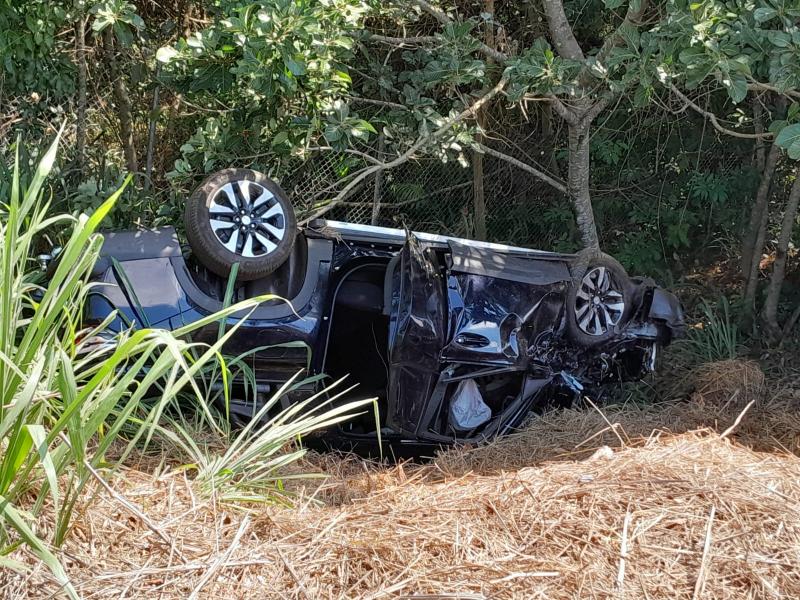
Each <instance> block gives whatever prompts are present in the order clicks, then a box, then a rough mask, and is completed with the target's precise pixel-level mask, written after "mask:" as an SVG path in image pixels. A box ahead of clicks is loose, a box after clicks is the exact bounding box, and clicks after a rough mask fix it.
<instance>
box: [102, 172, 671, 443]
mask: <svg viewBox="0 0 800 600" xmlns="http://www.w3.org/2000/svg"><path fill="white" fill-rule="evenodd" d="M185 226H186V237H187V238H188V244H189V248H188V249H186V250H184V249H183V248H182V247H181V244H180V243H179V242H178V238H177V236H176V232H175V230H174V229H173V228H170V227H165V228H161V229H156V230H147V231H123V232H115V233H109V234H106V236H105V243H104V246H103V250H102V256H101V259H100V261H99V262H98V264H97V265H96V267H95V271H94V275H95V276H96V279H97V281H99V282H101V285H99V286H98V287H96V288H95V291H94V292H93V294H92V295H91V297H90V301H89V308H88V314H87V319H88V320H89V321H90V322H100V321H102V320H103V319H105V318H106V317H107V316H108V315H109V314H111V312H112V311H118V314H119V315H120V317H119V318H117V319H116V320H115V321H114V322H113V323H112V329H117V330H119V329H122V328H125V327H128V326H130V324H131V323H132V324H134V326H140V327H141V326H144V325H145V324H147V325H148V326H150V327H160V328H165V329H174V328H177V327H179V326H181V325H184V324H186V323H188V322H191V321H194V320H197V319H199V318H201V317H204V316H206V315H208V314H210V313H213V312H215V311H217V310H219V309H220V308H222V306H223V298H224V294H225V290H226V285H227V282H228V278H229V275H230V272H231V269H232V267H233V265H234V263H238V264H239V266H238V279H237V282H236V287H235V292H234V300H235V301H238V300H243V299H246V298H252V297H255V296H259V295H262V294H266V293H272V294H276V295H277V296H280V297H281V298H284V299H286V300H287V301H288V302H284V301H279V300H271V301H269V302H266V303H264V304H262V305H260V306H259V307H258V308H256V309H255V311H254V312H252V313H251V314H249V316H248V317H247V319H246V321H245V322H242V323H240V326H239V328H238V329H237V330H236V332H235V333H234V335H233V336H232V337H231V338H230V340H229V341H228V343H227V346H226V347H225V352H226V353H227V354H231V355H236V354H240V353H243V352H246V351H248V350H253V349H256V348H258V349H259V350H258V351H256V352H255V354H254V356H253V360H252V366H253V368H254V372H255V377H256V380H257V383H258V385H257V391H258V392H257V393H256V394H255V395H254V397H243V396H242V397H236V395H235V394H234V398H235V401H233V402H232V405H231V410H232V411H233V412H234V413H236V415H237V416H238V417H239V418H240V419H246V418H248V417H249V416H252V415H253V414H255V412H257V411H258V409H259V406H260V405H261V403H263V401H264V398H265V397H266V396H267V395H268V394H270V393H271V392H274V391H275V390H276V389H277V388H278V387H279V386H281V384H283V383H284V382H286V381H287V380H288V379H289V378H290V377H291V376H292V375H293V374H295V373H296V372H297V371H299V370H301V369H307V370H308V371H309V373H308V374H309V375H312V374H317V373H326V374H328V375H329V376H330V377H332V378H338V377H340V376H342V375H345V374H348V375H349V377H350V380H351V382H355V383H357V384H358V387H357V388H356V390H355V391H354V392H353V394H357V395H358V396H359V397H362V398H363V397H371V396H377V397H378V399H379V400H378V406H379V413H380V423H379V425H377V424H376V422H375V418H374V417H372V418H369V419H367V418H362V419H360V420H355V421H353V422H349V423H346V424H344V425H340V426H338V427H336V429H335V430H334V431H328V432H327V433H326V439H328V440H329V441H332V442H333V443H335V444H336V445H339V446H341V445H351V446H358V445H360V444H366V445H370V444H372V443H374V442H375V440H376V439H377V437H378V433H379V434H380V437H381V439H382V441H383V443H386V442H387V441H388V442H394V443H396V444H398V445H400V446H402V445H403V444H408V445H409V447H412V446H413V447H415V448H419V447H420V446H422V447H424V446H426V445H430V446H436V445H441V444H447V443H452V442H459V441H460V442H470V443H474V442H478V441H481V440H485V439H487V438H491V437H492V436H497V435H501V434H503V433H506V432H508V431H510V430H512V429H514V428H515V427H518V426H519V425H520V423H521V422H522V421H523V419H524V418H525V417H526V415H527V414H529V412H530V411H531V410H534V409H537V408H539V407H541V406H543V405H544V404H546V403H547V402H548V401H549V400H551V399H553V398H554V397H555V396H561V397H563V396H564V395H565V393H566V395H570V394H577V393H579V392H580V390H581V389H583V388H584V387H594V386H598V385H602V384H605V383H607V382H615V381H624V380H631V379H635V378H639V377H641V376H642V375H643V374H644V373H646V372H647V371H649V370H652V369H653V368H654V365H655V359H656V355H657V353H658V349H659V348H660V347H662V346H664V345H666V344H668V343H669V342H670V340H672V339H673V338H674V337H676V336H678V335H680V334H681V332H682V330H683V327H684V325H683V316H682V312H681V307H680V304H679V302H678V300H677V299H676V298H675V296H674V295H672V294H671V293H670V292H668V291H666V290H664V289H662V288H660V287H658V286H657V285H655V283H654V282H653V281H652V280H650V279H645V278H637V277H629V276H628V275H627V274H626V273H625V270H624V269H623V268H622V266H621V265H620V264H619V263H618V262H616V261H615V260H613V259H612V258H610V257H608V256H606V255H604V254H600V253H586V252H582V253H578V254H574V255H573V254H557V253H552V252H544V251H539V250H530V249H526V248H516V247H511V246H506V245H501V244H493V243H487V242H477V241H469V240H465V239H457V238H453V237H448V236H442V235H432V234H427V233H416V232H415V233H412V232H409V231H403V230H400V229H389V228H384V227H375V226H367V225H358V224H350V223H344V222H337V221H326V220H317V221H312V222H311V223H309V224H308V225H307V226H305V227H303V228H298V227H297V221H296V219H295V215H294V211H293V209H292V205H291V203H290V202H289V199H288V198H287V197H286V195H285V194H284V192H283V191H282V190H281V189H280V188H279V187H278V186H277V185H276V184H275V183H274V182H273V181H271V180H270V179H268V178H267V177H265V176H264V175H262V174H260V173H257V172H255V171H250V170H245V169H227V170H224V171H220V172H218V173H216V174H214V175H212V176H211V177H209V178H208V179H207V180H206V181H205V182H204V183H203V184H202V185H201V186H200V187H199V188H198V189H197V191H196V192H195V193H194V194H193V195H192V196H191V197H190V199H189V200H188V201H187V203H186V212H185ZM241 318H243V316H241V315H238V316H234V317H230V322H234V321H236V320H237V319H241ZM217 331H218V328H217V326H210V327H208V328H207V329H202V330H200V333H199V335H196V336H195V338H194V339H195V340H196V341H208V342H213V341H215V340H216V336H217ZM286 342H295V344H289V345H287V344H285V343H286ZM297 342H302V343H297ZM281 344H283V345H281ZM309 357H310V358H309ZM318 385H321V384H320V383H319V382H317V383H310V384H308V386H307V387H308V389H303V388H301V389H299V390H298V391H296V392H294V394H290V395H288V396H287V397H286V398H284V399H283V400H282V402H283V405H284V406H286V405H287V404H290V403H292V402H294V401H296V400H297V399H298V397H301V396H303V395H307V394H308V393H309V392H310V391H312V388H314V387H315V386H318ZM234 389H235V388H234ZM251 396H253V395H252V394H251ZM350 398H351V399H352V396H351V397H350ZM378 428H380V432H378V431H376V430H377V429H378Z"/></svg>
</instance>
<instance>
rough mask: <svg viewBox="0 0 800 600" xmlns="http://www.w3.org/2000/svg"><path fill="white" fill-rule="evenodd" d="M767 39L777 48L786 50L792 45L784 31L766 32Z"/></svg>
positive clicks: (789, 37) (790, 37) (790, 38)
mask: <svg viewBox="0 0 800 600" xmlns="http://www.w3.org/2000/svg"><path fill="white" fill-rule="evenodd" d="M767 38H768V39H769V41H770V42H772V45H773V46H777V47H778V48H786V47H788V46H789V45H790V44H791V43H792V36H790V35H789V34H788V33H786V32H785V31H768V32H767Z"/></svg>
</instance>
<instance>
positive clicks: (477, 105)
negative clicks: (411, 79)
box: [300, 0, 508, 225]
mask: <svg viewBox="0 0 800 600" xmlns="http://www.w3.org/2000/svg"><path fill="white" fill-rule="evenodd" d="M415 1H416V0H415ZM423 1H424V0H423ZM507 84H508V79H507V78H506V77H503V78H501V79H500V81H498V82H497V85H495V86H494V87H493V88H492V89H490V90H489V91H488V92H486V93H485V94H484V95H483V96H481V97H480V98H478V99H477V100H476V101H475V102H473V103H472V104H471V105H470V106H468V107H467V108H465V109H464V110H463V111H461V112H460V113H458V114H457V115H456V116H455V117H452V118H450V119H448V120H447V121H445V123H444V124H443V125H442V126H441V127H439V129H437V130H436V131H434V132H432V133H429V134H427V135H424V136H422V137H420V138H419V139H418V140H417V141H416V142H414V144H413V145H412V146H411V147H410V148H409V149H408V150H406V151H405V152H404V153H403V154H401V155H400V156H398V157H397V158H395V159H394V160H392V161H389V162H385V163H384V162H382V163H379V164H375V165H373V166H371V167H366V168H365V169H363V170H362V171H361V173H360V174H358V175H356V176H355V177H353V179H352V180H351V181H350V183H348V184H347V185H346V186H345V187H344V188H343V189H342V191H340V192H339V193H338V194H336V196H335V197H334V198H333V199H332V200H331V201H330V202H329V203H328V204H326V205H325V206H323V207H322V208H320V209H319V210H317V211H315V212H314V213H313V214H312V215H311V216H309V217H307V218H305V219H303V221H302V222H301V223H300V225H304V224H306V223H308V222H310V221H313V220H314V219H316V218H318V217H321V216H322V215H324V214H325V213H326V212H328V211H329V210H331V209H332V208H334V207H335V206H336V205H337V204H339V203H340V202H341V201H342V200H343V199H344V198H346V197H347V195H348V194H349V193H350V191H351V190H353V189H354V188H355V187H356V186H357V185H358V184H359V183H361V182H362V181H363V180H364V179H366V178H367V177H369V176H370V175H372V174H373V173H375V172H377V171H381V170H383V169H393V168H394V167H397V166H400V165H402V164H403V163H405V162H406V161H407V160H408V159H410V158H411V157H412V156H414V153H415V152H417V150H419V149H420V148H422V147H424V146H425V145H426V144H428V143H430V142H432V141H434V140H436V139H438V138H440V137H442V136H443V135H444V134H445V133H447V132H448V131H450V129H451V128H452V127H453V125H455V124H456V123H459V122H461V121H463V120H464V119H466V118H467V117H469V116H470V115H472V114H474V113H475V112H476V111H478V110H480V109H481V107H482V106H484V105H485V104H486V103H487V102H489V101H490V100H491V99H492V98H494V97H495V96H496V95H497V94H499V93H500V92H501V91H502V90H503V88H505V87H506V85H507Z"/></svg>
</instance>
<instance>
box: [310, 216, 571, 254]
mask: <svg viewBox="0 0 800 600" xmlns="http://www.w3.org/2000/svg"><path fill="white" fill-rule="evenodd" d="M308 227H309V228H310V229H312V230H319V231H320V232H321V233H326V234H332V235H334V236H338V237H341V238H342V239H344V240H350V241H355V242H368V243H369V242H371V243H379V244H398V245H402V244H404V243H405V241H406V231H405V230H404V229H396V228H393V227H379V226H377V225H362V224H360V223H347V222H345V221H330V220H328V219H316V220H314V221H312V222H311V223H309V225H308ZM412 233H413V234H414V235H415V236H416V237H417V239H419V240H420V241H423V242H426V243H428V244H430V245H432V246H434V247H437V248H442V249H447V248H449V247H450V245H451V244H460V245H464V246H469V247H471V248H480V249H483V250H488V251H493V252H499V253H503V254H514V255H521V256H529V257H531V258H544V259H551V260H552V259H570V258H574V255H572V254H561V253H558V252H548V251H546V250H533V249H531V248H521V247H519V246H509V245H507V244H497V243H494V242H482V241H479V240H469V239H465V238H458V237H454V236H450V235H439V234H436V233H425V232H418V231H413V232H412Z"/></svg>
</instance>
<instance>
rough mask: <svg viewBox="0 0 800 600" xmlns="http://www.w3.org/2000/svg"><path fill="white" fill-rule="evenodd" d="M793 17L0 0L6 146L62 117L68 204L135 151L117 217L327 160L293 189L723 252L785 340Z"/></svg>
mask: <svg viewBox="0 0 800 600" xmlns="http://www.w3.org/2000/svg"><path fill="white" fill-rule="evenodd" d="M798 18H800V4H798V3H797V2H794V1H786V2H784V1H777V0H737V1H732V2H719V1H715V2H701V3H688V2H685V1H682V0H679V1H670V2H655V3H654V2H648V1H647V0H635V1H633V2H630V4H626V3H625V2H622V1H620V0H605V1H601V0H593V1H592V2H590V3H589V4H586V3H573V2H562V1H561V0H546V1H544V2H538V1H531V2H520V3H513V4H511V5H503V6H499V7H497V9H495V6H494V2H493V1H492V0H483V1H482V2H467V3H457V4H447V3H445V4H441V5H432V4H430V3H428V2H427V1H426V0H398V1H397V2H392V3H388V4H385V3H370V2H360V1H358V0H331V1H325V2H318V1H315V0H301V1H294V2H292V1H288V0H270V1H265V2H257V3H253V2H248V1H246V0H236V1H229V0H217V1H214V2H195V1H190V0H186V1H181V2H177V3H169V4H168V5H164V6H162V5H158V4H155V3H139V4H134V3H131V2H125V1H122V0H105V1H102V2H92V1H88V2H83V1H73V0H59V1H56V2H44V1H42V0H34V1H32V2H25V3H20V2H15V1H13V0H5V1H4V3H3V10H2V11H0V49H2V50H1V51H2V59H3V60H2V63H3V66H2V75H0V77H1V79H0V101H2V104H3V106H4V116H3V117H2V118H3V121H2V123H0V133H1V134H2V138H1V139H2V147H3V149H4V151H6V153H8V151H10V150H11V148H12V147H13V145H14V144H13V141H14V140H15V139H16V134H22V138H23V140H24V141H26V142H33V145H31V144H28V146H27V147H37V146H41V145H42V144H41V142H42V140H46V139H47V138H48V137H50V136H52V133H53V132H54V130H55V129H57V128H58V127H59V126H60V124H61V123H66V124H67V128H66V132H65V139H66V140H67V144H65V148H66V150H67V151H66V152H65V153H63V154H62V156H61V160H60V163H59V165H58V173H59V179H58V184H57V185H56V186H54V194H55V203H56V205H57V206H59V207H63V208H64V210H66V211H67V212H71V213H75V212H76V211H79V210H85V209H91V208H95V207H97V206H99V205H100V203H101V202H102V201H103V199H104V198H105V197H107V195H108V194H109V193H110V192H111V191H113V190H115V189H116V188H117V187H118V185H119V184H120V183H121V181H122V178H123V177H124V176H125V174H126V173H134V174H135V177H134V181H133V184H132V185H131V186H129V187H128V189H127V190H126V192H125V193H124V194H123V196H122V198H121V200H120V201H119V202H118V203H117V207H116V208H115V209H114V211H113V212H112V213H111V214H110V215H109V217H108V224H109V225H110V226H112V227H126V226H129V225H132V224H135V225H152V224H164V223H178V222H179V221H180V218H179V217H180V213H181V208H182V199H183V198H184V197H185V195H186V193H187V192H188V191H189V190H190V189H191V188H192V187H193V186H195V185H196V184H197V183H198V181H199V180H200V179H201V178H202V177H203V175H204V174H205V173H208V172H211V171H213V170H215V169H218V168H221V167H225V166H230V165H241V166H253V167H255V168H258V169H261V170H264V171H266V172H268V173H269V174H271V175H272V176H274V177H277V178H278V179H280V180H282V181H283V182H284V183H285V185H287V186H289V187H291V186H290V184H291V182H292V181H295V180H297V179H298V177H297V174H298V173H299V174H300V176H301V177H302V176H304V174H306V175H307V174H309V173H310V174H311V175H308V176H307V177H306V178H307V179H313V176H315V174H318V173H319V172H320V169H319V168H317V167H318V165H319V164H321V161H322V162H324V165H325V169H324V170H325V178H324V180H320V181H319V185H318V186H317V187H316V188H309V187H308V186H306V187H302V186H301V187H300V188H298V189H296V190H295V189H292V190H290V191H295V192H297V193H296V194H295V195H294V201H295V202H296V203H297V204H298V207H299V209H301V210H302V211H304V213H305V216H307V217H308V216H313V215H321V214H325V213H326V212H328V211H333V212H334V213H335V214H339V215H341V214H344V215H345V216H348V217H351V218H356V219H363V220H366V221H369V220H370V218H371V219H372V221H373V222H381V219H380V216H379V214H378V211H379V206H378V202H382V203H383V204H384V206H385V207H387V208H386V209H385V210H384V213H383V214H384V215H385V214H387V213H386V210H388V208H389V207H390V205H392V203H393V202H394V203H397V204H398V206H400V209H397V210H395V211H394V212H393V213H392V215H393V217H392V218H393V221H394V222H398V221H402V222H406V223H408V224H410V225H412V226H415V225H417V224H420V225H424V226H426V227H428V228H438V229H442V230H446V231H448V232H453V233H459V234H465V235H471V236H475V237H479V238H490V239H498V240H502V241H512V242H515V243H521V244H527V245H536V246H544V247H550V248H555V249H576V248H578V247H579V246H581V245H586V246H596V245H598V244H600V245H602V247H603V249H604V250H606V251H609V252H612V253H614V254H615V255H617V256H619V257H620V258H621V259H622V261H623V262H624V263H625V264H626V266H628V267H629V268H631V269H633V270H635V271H638V272H644V273H648V274H654V275H657V276H660V277H662V278H666V279H668V280H672V281H674V280H678V279H680V278H681V277H682V276H684V275H686V274H687V273H689V272H690V271H693V270H696V269H697V268H707V267H708V266H709V265H711V264H712V263H713V262H714V261H717V262H718V261H720V260H723V261H724V260H727V259H732V260H731V262H730V263H728V264H727V266H726V267H725V270H726V272H727V274H729V275H731V276H734V278H740V279H741V280H742V281H744V282H745V283H744V285H743V289H742V294H741V296H742V301H741V303H740V304H741V307H740V308H741V311H743V312H744V313H745V316H748V315H751V314H753V315H755V314H759V313H760V314H761V317H762V318H761V319H760V320H761V321H763V323H765V324H766V326H767V331H768V333H769V336H770V339H771V340H772V341H773V342H774V341H777V340H779V338H781V337H782V329H786V330H787V331H788V329H790V328H791V327H790V326H791V325H792V324H793V322H794V321H795V319H792V318H791V317H792V316H793V315H792V314H791V313H792V310H793V308H794V307H793V306H789V305H784V303H782V299H783V298H786V297H790V296H792V295H793V294H792V291H793V288H792V289H790V288H789V287H787V286H785V285H784V280H785V274H786V269H787V265H786V262H787V256H791V255H792V253H793V246H792V236H793V233H795V232H794V224H795V221H796V219H795V217H796V206H797V201H798V194H800V189H799V188H798V186H796V185H794V182H795V181H796V180H797V178H796V176H795V172H796V164H797V163H796V161H797V160H798V159H800V123H798V122H797V121H798V117H799V116H800V111H799V110H798V104H797V101H798V98H800V92H798V85H799V84H800V52H798V47H799V46H800V32H798V28H797V21H798ZM423 159H433V160H427V161H425V160H423ZM437 163H438V166H436V165H437ZM423 164H424V165H425V167H424V168H423V166H422V165H423ZM315 169H316V170H315ZM385 179H389V180H390V181H389V183H388V184H387V183H385V182H384V180H385ZM434 182H445V184H447V189H448V190H449V189H450V188H459V195H456V196H453V195H452V193H450V192H448V193H449V195H446V196H443V195H441V194H439V193H438V192H437V193H436V194H434V193H433V192H432V190H431V188H432V187H435V184H434ZM451 184H454V185H451ZM365 186H366V188H367V189H366V191H365V189H364V188H365ZM373 189H374V190H375V194H374V197H375V199H376V200H377V202H376V203H375V206H373V207H370V206H365V207H364V210H363V211H360V212H359V211H357V210H355V209H352V208H347V210H346V212H337V211H343V210H345V207H347V206H351V207H352V206H354V205H358V204H359V203H361V204H365V203H367V201H368V200H372V197H373V194H372V190H373ZM792 192H793V193H792ZM380 196H383V197H382V198H380ZM443 199H446V200H447V202H445V201H444V200H443ZM763 252H766V253H767V254H769V255H770V256H771V257H772V258H774V262H773V261H772V259H771V260H770V261H768V262H769V265H773V266H774V268H772V269H771V272H772V277H771V283H769V284H767V285H765V282H764V281H763V277H764V275H770V273H769V271H770V269H768V270H767V272H766V273H765V272H764V271H763V270H762V268H761V267H763V266H764V265H762V262H763V261H762V260H761V259H760V257H761V255H762V253H763ZM736 262H738V263H739V264H738V268H737V267H736V265H735V264H734V263H736ZM789 270H790V271H791V269H789ZM784 288H786V289H784ZM756 321H758V320H756Z"/></svg>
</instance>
